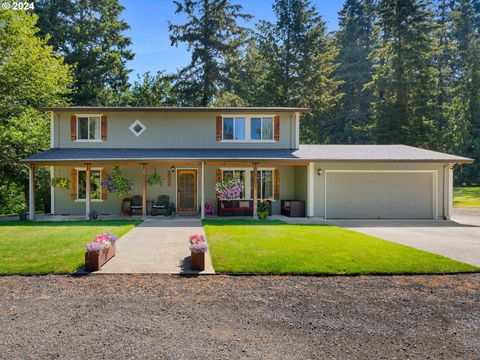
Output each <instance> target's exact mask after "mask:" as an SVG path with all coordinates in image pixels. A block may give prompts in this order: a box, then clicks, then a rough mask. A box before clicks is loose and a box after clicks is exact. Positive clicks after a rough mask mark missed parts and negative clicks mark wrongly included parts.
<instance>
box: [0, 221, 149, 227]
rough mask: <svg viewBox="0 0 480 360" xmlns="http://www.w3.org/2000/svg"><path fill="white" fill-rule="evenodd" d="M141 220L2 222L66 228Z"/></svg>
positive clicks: (8, 224) (5, 223)
mask: <svg viewBox="0 0 480 360" xmlns="http://www.w3.org/2000/svg"><path fill="white" fill-rule="evenodd" d="M141 223H142V221H141V220H79V221H76V220H66V221H29V220H26V221H0V227H2V226H39V227H41V226H47V227H64V226H89V227H92V226H98V227H103V226H122V225H135V226H137V225H139V224H141Z"/></svg>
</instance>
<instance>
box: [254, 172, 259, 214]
mask: <svg viewBox="0 0 480 360" xmlns="http://www.w3.org/2000/svg"><path fill="white" fill-rule="evenodd" d="M257 176H258V174H257V163H253V220H257V208H258V199H257V198H258V189H257V182H258V180H257Z"/></svg>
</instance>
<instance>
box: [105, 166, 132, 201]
mask: <svg viewBox="0 0 480 360" xmlns="http://www.w3.org/2000/svg"><path fill="white" fill-rule="evenodd" d="M101 184H102V186H105V188H106V189H107V190H108V192H111V193H115V194H117V195H118V196H125V195H127V194H129V193H130V190H131V188H132V186H131V185H130V181H129V180H128V179H126V178H124V177H123V176H122V173H121V172H120V167H119V166H114V167H113V169H112V172H111V173H110V174H107V176H106V177H105V178H104V179H103V180H102V182H101Z"/></svg>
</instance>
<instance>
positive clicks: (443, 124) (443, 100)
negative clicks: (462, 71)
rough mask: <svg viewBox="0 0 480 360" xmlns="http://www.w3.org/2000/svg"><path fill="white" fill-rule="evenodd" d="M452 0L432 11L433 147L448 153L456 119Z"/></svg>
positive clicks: (440, 3) (440, 4) (441, 2)
mask: <svg viewBox="0 0 480 360" xmlns="http://www.w3.org/2000/svg"><path fill="white" fill-rule="evenodd" d="M453 2H454V0H440V1H438V3H437V6H436V8H435V13H436V22H437V24H438V28H437V32H436V33H435V44H436V48H437V52H436V54H435V69H436V83H437V99H436V108H435V114H436V124H437V128H436V132H437V134H436V138H437V141H436V142H435V143H434V144H432V145H434V148H436V149H437V150H440V151H451V150H452V149H453V145H454V142H453V141H454V139H455V137H456V136H455V128H456V127H455V119H454V118H453V116H452V115H453V114H452V100H453V87H454V76H453V74H454V67H455V61H454V56H455V55H454V54H455V52H456V46H455V42H454V41H453V34H452V7H453Z"/></svg>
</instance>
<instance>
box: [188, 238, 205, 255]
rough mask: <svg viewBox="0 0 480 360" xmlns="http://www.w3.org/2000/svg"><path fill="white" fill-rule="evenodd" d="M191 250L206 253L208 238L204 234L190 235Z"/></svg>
mask: <svg viewBox="0 0 480 360" xmlns="http://www.w3.org/2000/svg"><path fill="white" fill-rule="evenodd" d="M189 241H190V251H191V252H193V253H204V252H207V251H208V244H207V239H205V235H203V234H192V235H190V237H189Z"/></svg>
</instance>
